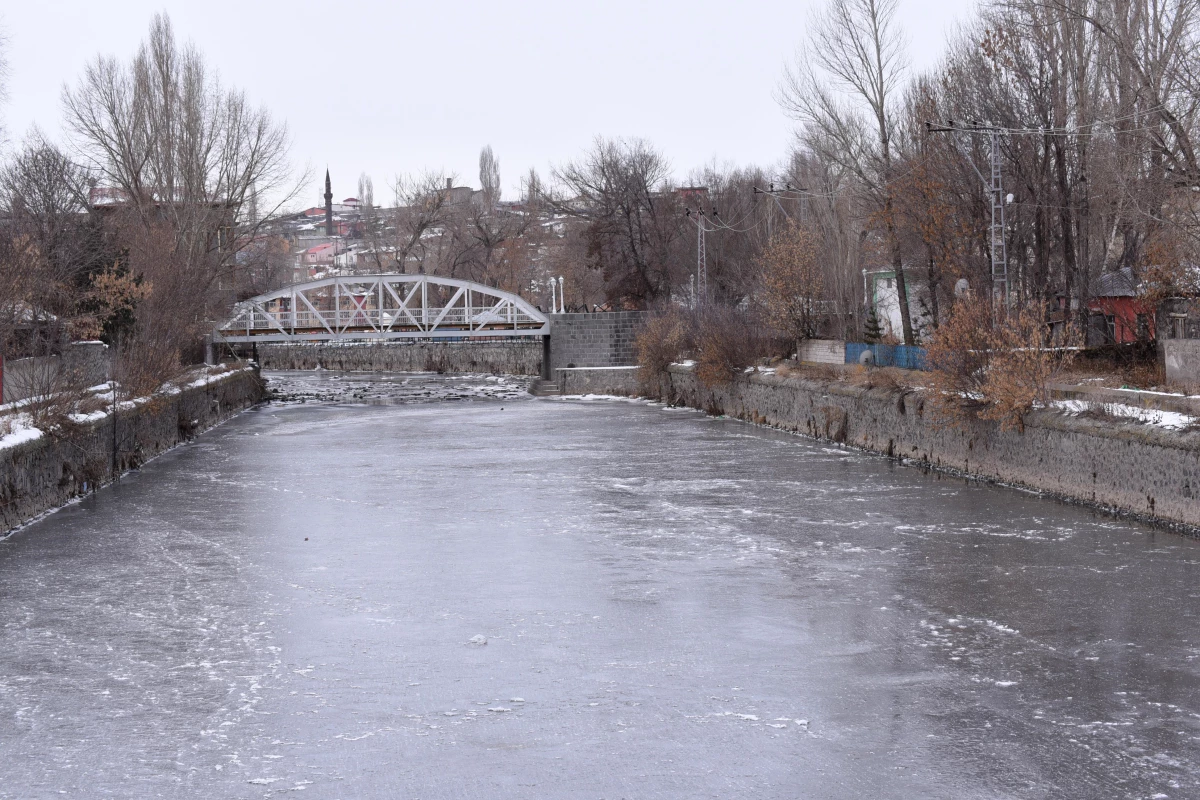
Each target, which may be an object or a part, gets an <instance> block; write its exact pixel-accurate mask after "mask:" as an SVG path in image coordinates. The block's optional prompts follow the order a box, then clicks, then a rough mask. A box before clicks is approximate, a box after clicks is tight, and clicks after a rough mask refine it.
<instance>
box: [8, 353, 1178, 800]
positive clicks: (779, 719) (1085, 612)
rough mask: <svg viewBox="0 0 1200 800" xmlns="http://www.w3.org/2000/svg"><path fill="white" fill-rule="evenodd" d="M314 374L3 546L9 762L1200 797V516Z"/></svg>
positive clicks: (840, 790)
mask: <svg viewBox="0 0 1200 800" xmlns="http://www.w3.org/2000/svg"><path fill="white" fill-rule="evenodd" d="M269 377H270V378H271V381H272V385H273V387H275V388H276V389H277V390H278V391H279V394H280V395H281V396H282V397H283V398H285V399H284V400H283V401H281V402H277V403H275V404H272V405H270V406H267V407H264V408H260V409H258V410H255V411H252V412H250V413H247V414H245V415H243V416H241V417H239V418H237V419H235V420H233V421H231V422H229V423H228V424H226V425H224V426H222V427H220V428H218V429H216V430H214V431H211V432H209V433H208V434H205V435H203V436H201V437H200V438H199V439H198V440H197V441H196V442H195V443H193V444H191V445H188V446H186V447H183V448H180V449H178V450H175V451H173V452H171V453H168V454H167V455H165V456H163V457H161V458H159V459H157V460H155V461H153V462H152V463H150V464H149V465H148V466H147V467H146V468H144V469H143V470H142V471H141V472H140V473H135V474H133V475H130V476H129V477H127V478H125V479H123V480H122V482H121V484H120V485H119V486H117V487H115V488H114V489H111V490H109V489H106V490H104V491H101V492H100V493H99V494H98V495H96V496H95V497H93V498H90V499H88V500H87V501H85V502H82V503H79V504H77V505H74V506H71V507H69V508H67V509H64V510H63V511H62V512H60V513H58V514H56V515H54V516H52V517H49V518H47V519H45V520H43V521H41V522H38V523H36V524H34V525H31V526H29V527H27V528H26V529H25V530H23V531H21V532H19V533H17V534H16V535H14V536H12V537H10V538H9V539H7V540H5V541H4V542H3V543H0V604H2V606H0V607H2V608H3V615H2V616H0V653H2V654H3V656H2V657H0V764H3V768H2V771H0V798H29V797H51V796H53V797H59V796H71V797H106V796H115V797H160V796H161V797H214V798H215V797H238V798H241V797H274V796H280V795H284V796H290V793H291V792H293V791H295V792H300V791H303V792H304V793H305V794H303V795H301V796H308V797H345V798H351V797H353V798H376V797H379V798H383V797H422V798H460V797H505V798H526V797H587V798H597V797H610V798H615V797H663V798H676V797H687V798H731V797H755V798H795V797H813V798H861V797H871V798H914V797H920V798H927V797H934V798H999V797H1006V798H1008V797H1020V798H1049V797H1072V798H1073V797H1081V798H1082V797H1086V798H1092V797H1096V798H1146V797H1155V796H1158V797H1168V798H1186V797H1196V796H1200V780H1198V779H1200V769H1198V768H1197V756H1198V753H1200V747H1198V739H1197V737H1198V736H1200V681H1198V680H1197V677H1198V676H1197V660H1198V659H1200V637H1198V635H1197V623H1196V619H1197V612H1198V611H1200V592H1197V590H1196V589H1195V585H1196V581H1195V574H1196V569H1197V566H1198V565H1200V543H1197V542H1196V541H1193V540H1190V539H1185V538H1182V537H1179V536H1177V535H1175V534H1171V533H1165V532H1161V531H1154V530H1150V529H1147V528H1144V527H1140V526H1137V525H1131V524H1128V523H1125V522H1121V521H1115V520H1112V519H1108V518H1105V517H1102V516H1098V515H1095V514H1093V513H1091V512H1089V511H1087V510H1084V509H1080V508H1076V507H1071V506H1064V505H1060V504H1057V503H1055V502H1053V501H1051V500H1047V499H1044V498H1040V497H1036V496H1031V495H1028V494H1022V493H1017V492H1012V491H1008V490H1005V489H999V488H992V487H986V486H979V485H975V484H971V483H968V482H964V481H962V480H958V479H951V478H946V477H938V476H937V475H930V474H923V473H922V472H920V471H919V470H916V469H908V468H903V467H897V466H895V465H893V464H891V463H890V462H888V461H886V460H884V459H880V458H875V457H872V456H868V455H864V454H861V453H856V452H854V451H850V450H845V449H841V448H837V447H831V446H829V445H828V444H821V443H816V442H812V441H809V440H805V439H802V438H799V437H796V436H791V435H787V434H782V433H778V432H774V431H770V430H765V429H762V428H757V427H753V426H750V425H745V424H742V423H738V422H735V421H732V420H726V419H714V418H711V417H704V416H702V415H699V414H683V413H673V412H671V413H669V409H668V408H667V407H664V406H661V405H652V404H648V403H645V402H635V403H631V402H614V401H610V400H602V399H598V398H595V397H591V398H586V399H585V398H580V399H553V400H549V399H547V400H534V399H532V398H530V397H528V395H527V394H525V392H524V388H525V382H524V381H521V380H514V379H494V378H489V377H487V376H475V377H471V378H460V377H455V378H451V377H443V376H436V375H394V376H373V375H358V374H348V375H337V374H334V373H320V372H318V373H293V374H290V375H271V376H269Z"/></svg>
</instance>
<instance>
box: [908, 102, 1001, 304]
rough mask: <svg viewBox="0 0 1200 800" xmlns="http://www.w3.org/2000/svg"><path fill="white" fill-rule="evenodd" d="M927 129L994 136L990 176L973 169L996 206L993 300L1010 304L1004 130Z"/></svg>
mask: <svg viewBox="0 0 1200 800" xmlns="http://www.w3.org/2000/svg"><path fill="white" fill-rule="evenodd" d="M925 129H926V130H927V131H929V132H930V133H958V132H965V133H982V132H987V133H988V134H990V138H991V152H990V153H989V154H988V162H989V166H990V167H991V175H990V177H986V178H985V177H984V176H983V173H981V172H979V168H978V167H975V164H974V163H972V164H971V166H972V167H974V168H975V172H976V174H978V175H979V179H980V180H981V181H983V187H984V189H985V190H986V191H987V193H988V200H989V202H990V204H991V207H992V224H991V227H990V229H989V231H988V239H989V241H988V249H989V250H990V251H991V252H990V253H989V255H990V257H991V262H992V263H991V266H992V297H993V298H994V299H995V300H998V301H1000V302H1003V303H1006V304H1007V303H1009V302H1010V301H1011V300H1012V298H1011V296H1010V295H1009V293H1008V243H1007V242H1005V240H1004V176H1003V172H1002V170H1001V166H1002V164H1001V160H1000V134H1001V133H1002V131H1001V130H1000V128H997V127H995V126H992V125H979V124H978V123H971V124H970V125H968V126H966V127H960V126H957V125H955V124H954V122H953V120H952V121H951V122H950V124H949V125H948V126H943V125H934V124H933V123H931V122H926V123H925Z"/></svg>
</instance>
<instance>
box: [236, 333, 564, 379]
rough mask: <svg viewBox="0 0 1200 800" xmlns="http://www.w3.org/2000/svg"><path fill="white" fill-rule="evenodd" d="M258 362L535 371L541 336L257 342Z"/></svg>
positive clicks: (362, 368)
mask: <svg viewBox="0 0 1200 800" xmlns="http://www.w3.org/2000/svg"><path fill="white" fill-rule="evenodd" d="M258 363H259V365H260V366H261V367H262V368H263V369H317V368H320V369H331V370H345V371H348V372H484V373H488V374H492V375H537V374H539V373H540V372H541V367H542V342H541V339H540V338H537V339H514V340H503V341H475V342H378V343H377V342H352V343H351V342H348V343H339V344H261V345H259V346H258Z"/></svg>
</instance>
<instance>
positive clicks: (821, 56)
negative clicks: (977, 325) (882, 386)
mask: <svg viewBox="0 0 1200 800" xmlns="http://www.w3.org/2000/svg"><path fill="white" fill-rule="evenodd" d="M896 12H897V0H829V2H828V5H826V7H825V10H824V12H823V13H822V14H820V15H819V16H817V17H816V19H815V20H814V24H813V25H812V27H811V29H810V35H809V40H808V43H807V46H806V47H805V48H804V49H802V50H801V52H800V54H799V55H798V56H797V58H796V61H795V63H794V65H793V66H792V67H791V68H790V69H789V70H788V71H787V72H786V74H785V77H784V82H783V86H782V91H781V93H780V100H781V102H782V104H783V106H784V108H785V109H786V110H787V111H788V112H789V113H791V114H792V115H793V116H794V117H795V118H796V119H798V120H800V121H801V122H802V123H803V124H804V126H805V130H804V137H805V144H806V145H807V146H808V147H810V148H811V149H812V150H813V151H814V152H816V153H818V154H819V155H820V156H822V157H824V158H828V159H830V160H834V161H837V162H838V163H839V164H841V165H843V166H844V167H845V168H846V169H848V170H850V171H852V172H853V173H854V175H855V176H856V177H857V179H858V180H859V181H860V183H861V185H862V188H863V189H864V191H865V194H866V197H867V198H868V199H869V201H870V203H871V204H872V206H873V207H874V208H873V211H874V213H875V214H876V215H877V216H878V217H879V219H880V222H881V223H882V225H883V226H884V229H885V231H886V235H887V240H888V249H889V250H890V254H891V262H892V268H893V270H894V271H895V273H896V285H897V291H898V294H899V300H900V315H901V322H902V326H903V329H904V342H905V343H906V344H912V343H913V341H914V339H913V325H912V319H911V315H910V311H909V303H908V286H907V283H906V281H905V275H904V260H903V255H902V250H901V244H900V237H899V235H898V232H897V229H896V228H897V224H896V209H895V190H894V186H893V183H892V182H893V179H894V178H895V171H894V163H893V162H894V154H893V151H892V139H893V138H894V136H895V129H896V120H895V115H896V109H895V106H896V103H897V100H898V97H897V94H898V92H899V90H900V88H901V82H902V80H903V78H904V75H905V71H906V67H907V63H906V59H905V55H904V40H903V37H902V36H901V33H900V31H899V29H898V27H897V22H896Z"/></svg>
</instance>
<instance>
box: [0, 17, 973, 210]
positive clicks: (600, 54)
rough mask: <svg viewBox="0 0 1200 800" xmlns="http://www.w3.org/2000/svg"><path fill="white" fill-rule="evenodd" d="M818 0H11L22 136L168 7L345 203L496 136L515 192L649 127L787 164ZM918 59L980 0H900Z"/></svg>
mask: <svg viewBox="0 0 1200 800" xmlns="http://www.w3.org/2000/svg"><path fill="white" fill-rule="evenodd" d="M817 2H818V0H792V2H765V1H762V2H753V1H752V2H740V3H739V2H716V1H715V0H688V1H687V2H676V1H675V0H671V1H670V2H631V1H629V0H606V1H605V2H597V3H580V2H568V3H563V2H543V1H542V0H537V1H536V2H520V3H513V2H503V1H502V0H488V1H486V2H485V1H482V0H434V1H433V2H421V3H413V2H336V0H329V1H328V2H311V1H310V0H291V1H290V2H259V1H258V0H241V2H232V1H231V0H205V2H203V3H199V2H195V1H194V0H192V2H162V0H159V1H158V2H143V0H110V2H107V3H98V2H96V0H82V1H81V2H74V1H73V0H43V1H42V2H23V3H6V4H4V6H3V9H2V10H0V29H2V30H3V31H4V34H5V36H6V37H7V39H8V46H7V51H8V62H9V71H10V77H9V93H8V94H9V97H8V101H7V104H6V106H5V107H4V108H3V109H2V110H0V118H3V119H5V120H6V127H7V129H8V130H7V135H8V139H9V146H10V147H11V146H12V145H13V144H14V143H16V142H17V141H19V140H20V138H21V137H22V136H23V135H24V133H25V132H26V131H27V130H28V129H29V128H30V127H31V126H33V125H35V124H36V125H37V126H39V127H40V128H41V129H42V130H43V131H44V132H45V133H47V134H48V135H50V136H51V137H52V138H59V137H60V135H61V129H60V118H61V113H60V107H59V97H60V95H61V91H62V86H63V84H64V83H74V82H75V81H76V80H77V79H78V76H79V75H80V74H81V72H82V69H83V66H84V64H85V62H87V61H88V60H90V59H92V58H94V57H95V55H96V54H98V53H105V54H111V55H116V56H119V57H121V58H128V57H129V56H131V55H132V54H133V53H134V52H135V50H136V48H137V45H138V42H139V41H140V40H141V39H142V38H143V37H144V36H145V34H146V30H147V27H148V25H149V21H150V17H151V16H152V15H153V13H154V12H155V11H160V10H166V11H167V12H168V13H169V14H170V16H171V20H172V22H173V23H174V25H175V30H176V34H177V36H178V37H179V38H180V39H184V40H188V39H190V40H191V41H193V42H194V43H195V44H197V45H198V46H199V47H200V49H201V50H202V51H203V52H204V54H205V56H206V57H207V58H208V60H209V62H210V63H211V64H212V65H213V66H214V67H216V68H217V69H218V70H219V72H220V74H221V77H222V79H223V80H224V81H225V82H226V83H228V84H232V85H236V86H238V87H240V88H241V89H243V90H245V91H246V92H247V94H248V95H249V96H250V97H252V98H253V99H255V100H256V101H260V102H262V103H265V104H266V105H267V106H268V107H269V108H270V109H271V111H272V112H273V113H274V114H275V115H276V116H278V117H281V118H283V119H285V120H286V121H287V123H288V126H289V129H290V131H291V134H292V137H293V141H294V145H293V150H292V156H293V160H294V161H295V163H296V164H297V166H298V167H300V168H302V167H304V166H306V165H308V166H311V167H312V169H313V172H314V177H313V181H312V189H311V191H308V190H307V189H306V191H305V194H304V195H303V196H302V198H301V202H302V203H306V204H307V203H313V202H316V201H317V200H318V195H319V193H320V191H321V189H320V187H318V185H317V182H318V181H317V175H316V173H318V172H319V173H320V176H321V177H322V178H323V175H324V168H325V166H326V165H328V166H329V168H330V170H331V172H332V176H333V186H334V195H335V197H336V198H337V199H339V200H340V199H341V198H343V197H349V196H351V195H353V194H355V190H356V185H357V181H358V176H359V173H361V172H366V173H368V174H370V175H371V176H372V177H373V178H374V181H375V186H376V196H377V198H378V199H379V200H383V199H385V198H386V197H388V196H390V191H389V190H388V189H387V188H386V187H387V186H388V184H389V183H390V182H391V180H392V179H393V177H394V176H395V175H396V174H397V173H399V172H409V171H414V170H421V169H435V170H442V169H444V170H446V171H448V172H453V173H456V174H457V175H458V176H459V177H460V179H461V181H462V182H464V183H468V184H470V185H473V186H477V185H478V166H477V164H478V157H479V149H480V148H481V147H482V146H483V145H485V144H491V145H492V147H493V149H494V150H495V152H496V156H497V158H498V159H499V161H500V166H501V172H502V177H503V180H504V184H505V187H506V192H507V195H506V196H510V197H511V196H513V195H515V193H516V192H515V189H516V187H517V185H518V181H519V179H520V177H521V176H522V175H523V174H524V172H525V171H526V170H528V168H529V167H530V166H536V167H537V168H538V170H539V171H541V172H543V174H544V173H545V172H546V171H547V168H548V167H549V165H550V164H552V163H562V162H564V161H566V160H568V159H570V158H572V157H574V156H576V155H578V154H579V153H580V152H581V151H582V150H584V149H585V148H586V147H587V146H588V144H589V143H590V142H591V140H592V139H593V137H595V136H597V135H603V136H626V137H629V136H641V137H644V138H646V139H648V140H650V141H651V142H652V143H654V144H655V145H656V146H657V147H659V148H660V149H661V150H662V151H663V152H664V153H666V154H667V156H668V157H669V158H670V160H671V163H672V165H673V167H674V170H675V173H676V175H677V176H678V178H680V179H683V178H685V177H686V175H687V173H688V171H689V170H691V169H693V168H696V167H698V166H701V165H703V164H704V163H706V162H709V161H712V160H714V159H715V160H717V161H720V162H731V163H736V164H752V163H754V164H766V165H770V164H774V163H777V162H778V161H780V159H781V158H782V157H783V155H784V154H785V153H786V150H787V146H788V143H789V141H790V138H791V136H792V131H793V123H792V122H791V121H790V120H788V119H787V118H786V117H785V116H784V115H783V114H782V113H781V112H780V109H779V107H778V105H777V104H776V102H775V100H774V97H773V93H774V90H775V87H776V86H777V84H778V81H779V76H780V73H781V71H782V69H783V66H784V64H785V63H786V62H787V61H788V60H789V59H790V58H791V56H792V55H793V53H794V52H795V48H796V46H797V44H798V43H799V42H800V41H801V40H802V38H803V37H804V31H805V25H806V21H807V20H808V18H809V15H810V13H811V9H812V8H813V6H814V5H816V4H817ZM900 6H901V9H902V13H903V19H904V27H905V30H906V33H907V35H908V38H909V42H910V51H911V56H912V61H913V64H914V66H915V67H918V68H920V67H925V66H931V65H932V64H933V63H935V62H936V61H937V59H938V58H939V56H940V54H941V53H942V51H943V48H944V44H945V40H946V37H947V34H948V33H949V32H951V31H952V30H953V29H954V26H955V25H956V24H957V23H958V22H961V21H963V20H965V19H966V17H967V15H968V14H969V9H970V8H971V7H973V6H974V2H973V0H900Z"/></svg>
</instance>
